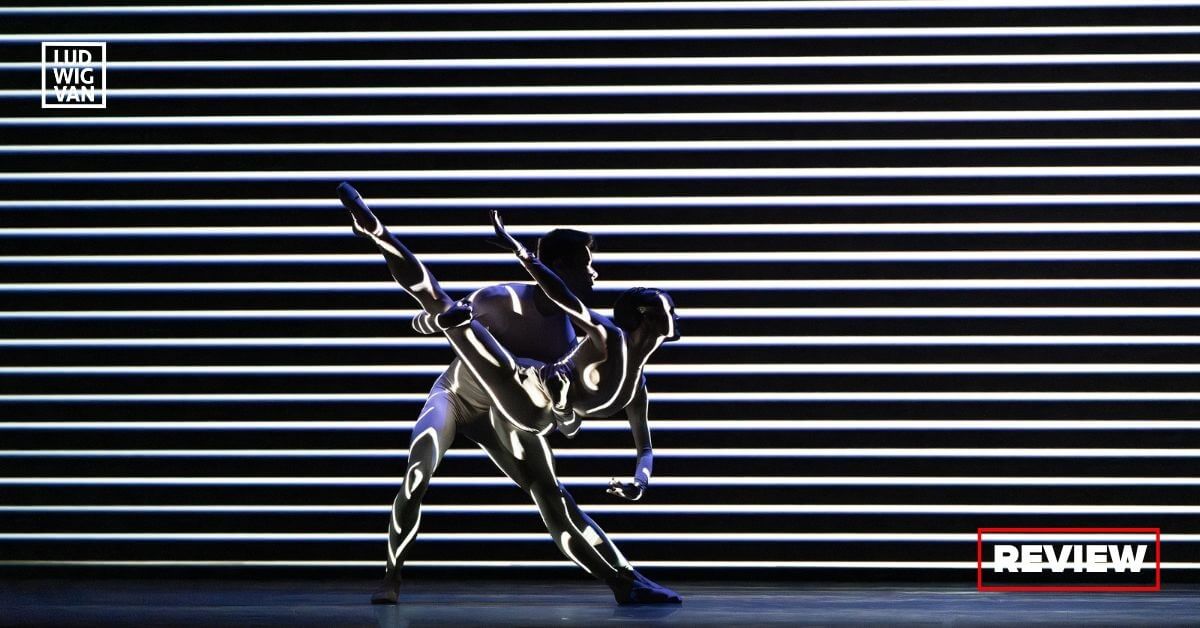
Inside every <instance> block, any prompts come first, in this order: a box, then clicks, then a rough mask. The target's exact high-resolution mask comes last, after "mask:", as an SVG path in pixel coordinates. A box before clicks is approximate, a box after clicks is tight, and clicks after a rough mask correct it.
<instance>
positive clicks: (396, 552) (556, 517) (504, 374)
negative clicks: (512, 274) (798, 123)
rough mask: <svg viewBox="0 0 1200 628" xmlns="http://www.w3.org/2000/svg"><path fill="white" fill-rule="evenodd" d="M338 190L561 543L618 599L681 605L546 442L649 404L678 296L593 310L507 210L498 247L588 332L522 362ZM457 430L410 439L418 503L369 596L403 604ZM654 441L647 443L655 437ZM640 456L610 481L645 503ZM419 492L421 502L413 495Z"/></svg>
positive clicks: (628, 298) (395, 526)
mask: <svg viewBox="0 0 1200 628" xmlns="http://www.w3.org/2000/svg"><path fill="white" fill-rule="evenodd" d="M338 194H339V196H340V198H341V200H342V203H343V205H345V206H346V208H347V209H348V210H349V211H350V214H351V218H352V221H353V229H354V231H355V233H358V234H359V235H363V236H366V237H368V238H370V239H371V240H372V241H373V242H374V243H375V244H376V245H377V246H378V247H379V249H380V251H381V252H382V253H383V254H384V257H385V259H386V260H387V263H388V267H389V269H390V270H391V271H392V275H393V277H395V279H396V281H397V282H399V283H400V284H401V286H403V287H404V289H405V291H407V292H408V293H409V294H410V295H411V296H412V297H413V298H414V299H416V300H417V302H418V303H419V304H420V305H421V307H422V309H423V310H424V311H425V312H426V314H428V317H427V318H424V319H423V321H422V324H423V325H426V326H429V327H432V328H436V329H438V330H439V331H442V332H443V333H444V334H445V335H446V337H447V338H448V339H449V341H450V344H451V346H452V347H453V349H454V351H455V353H457V354H458V355H459V357H460V358H461V359H462V362H463V364H465V365H466V366H467V368H468V369H469V370H470V371H471V373H472V374H473V375H474V376H475V378H476V380H477V381H478V382H479V383H480V385H481V386H482V387H483V388H484V390H485V391H486V392H487V395H488V397H489V398H490V399H491V400H492V402H493V406H492V408H491V411H490V412H491V416H490V426H486V427H483V426H479V425H465V426H462V427H464V431H466V433H467V434H468V436H470V437H471V438H472V440H475V441H476V442H477V443H479V444H480V446H481V447H483V449H484V451H485V452H486V453H488V455H489V457H491V458H492V459H493V461H495V462H496V464H497V466H499V467H500V468H501V469H502V470H503V471H504V472H505V473H506V474H507V475H509V477H510V478H512V479H513V480H514V481H516V482H517V484H518V485H519V486H521V487H522V488H523V489H525V490H526V491H528V492H529V493H530V495H531V496H532V497H533V500H534V503H535V504H536V505H537V506H538V510H539V512H540V513H541V514H542V518H543V521H544V522H545V523H546V526H547V528H548V529H549V530H550V532H551V534H552V537H553V538H554V541H555V543H556V544H557V545H558V546H559V549H560V550H562V552H563V553H564V554H566V555H567V557H568V558H570V559H571V560H572V561H574V562H575V563H576V564H578V565H579V566H580V567H582V568H583V569H584V570H585V571H587V572H588V573H590V574H591V575H593V576H595V577H597V578H599V579H602V580H604V581H605V582H606V583H607V584H608V585H609V586H610V587H611V588H612V589H613V593H614V595H615V596H616V598H617V601H618V602H619V603H622V604H625V603H647V602H650V603H653V602H679V601H680V598H679V596H678V595H677V594H675V593H674V592H673V591H670V590H669V589H666V588H664V587H660V586H658V585H657V584H655V583H653V582H651V581H649V580H648V579H646V578H644V577H643V576H641V575H640V574H638V573H637V572H636V571H635V570H633V568H632V567H630V566H629V564H628V563H627V562H626V561H625V559H624V557H623V556H621V554H620V552H619V551H617V549H616V547H615V546H614V545H613V544H612V542H611V541H609V540H608V538H607V537H606V536H605V535H604V533H603V531H602V530H600V528H599V526H597V525H596V524H595V522H593V521H592V520H591V519H590V518H589V517H588V516H587V515H585V514H583V513H582V512H581V511H580V510H579V508H578V506H576V505H575V502H574V500H573V499H571V496H570V494H569V493H567V492H566V490H565V488H564V487H563V486H562V485H561V484H560V483H559V482H558V480H557V478H556V477H555V475H554V465H553V457H552V456H551V454H550V451H549V447H548V445H547V444H546V441H545V438H544V435H545V434H546V433H548V432H549V431H551V430H552V429H554V428H555V426H558V427H559V429H560V431H563V432H565V433H568V434H573V433H574V431H575V430H578V427H579V421H580V419H581V418H586V417H593V416H596V417H606V416H611V415H613V414H615V413H616V412H618V411H620V410H621V409H622V408H624V407H625V406H626V405H628V404H630V403H631V402H635V403H637V404H639V405H641V406H644V404H645V402H646V398H645V388H644V385H643V377H642V369H643V367H644V366H645V364H646V361H647V360H648V359H649V357H650V354H651V353H653V352H654V350H656V349H657V348H658V347H659V346H661V344H662V343H663V342H665V341H669V340H675V339H678V337H679V336H678V333H677V331H676V330H677V318H676V316H675V312H674V304H673V303H672V302H671V299H670V297H669V296H668V295H667V294H666V293H664V292H661V291H658V290H649V289H641V288H638V289H633V290H630V291H627V292H626V293H625V294H623V295H622V296H621V298H620V299H618V301H617V304H616V306H615V308H614V310H615V316H614V318H615V319H616V321H617V324H614V323H613V322H612V321H609V320H608V319H607V318H605V317H603V316H601V315H599V314H597V313H595V312H593V311H591V310H589V309H588V308H586V307H585V306H584V305H583V303H582V302H581V301H580V300H579V299H578V298H576V297H575V295H574V294H572V293H571V291H570V290H569V289H568V288H567V286H566V285H565V284H564V283H563V282H562V280H561V279H559V277H558V276H556V275H555V274H554V273H553V272H552V271H550V270H549V269H548V268H546V267H545V266H544V265H542V263H541V262H540V261H538V260H537V258H536V257H534V256H533V255H532V254H531V253H530V252H529V251H527V250H526V249H525V248H524V247H523V246H522V245H521V244H520V243H519V242H518V241H516V240H515V239H514V238H512V237H511V236H509V235H508V233H507V232H506V231H505V229H504V225H503V224H502V223H501V222H500V219H499V215H498V214H497V213H496V212H492V221H493V225H494V227H495V229H496V233H497V235H498V236H499V238H500V240H501V243H502V245H504V246H505V248H508V249H510V250H512V251H513V252H515V253H516V254H517V258H518V260H520V262H521V264H522V266H524V267H525V269H526V270H527V271H528V272H529V273H530V275H531V276H532V277H533V278H534V280H535V281H537V283H538V285H539V287H540V288H541V289H542V290H543V291H544V292H545V294H546V295H547V296H549V297H550V299H551V300H553V301H554V302H555V303H556V304H557V305H558V306H559V307H561V308H562V309H563V311H564V312H565V313H566V315H567V316H568V317H569V318H571V320H573V321H574V322H575V323H577V325H578V326H579V327H580V329H581V330H582V331H583V332H584V334H585V335H584V338H583V339H582V340H581V341H580V342H579V343H578V344H577V345H576V346H575V348H574V349H572V350H571V351H570V352H569V353H568V354H567V355H566V356H565V357H563V358H562V359H561V360H559V361H557V362H555V363H552V364H545V363H542V362H538V361H535V360H528V359H523V358H515V357H513V356H512V355H511V354H510V353H509V352H508V351H507V350H506V349H505V348H504V347H503V346H502V345H500V344H499V343H498V342H497V341H496V340H495V338H494V337H493V336H492V335H491V333H490V332H489V331H488V330H487V329H486V328H485V327H484V326H483V325H481V324H480V323H479V322H478V321H475V320H473V316H472V310H471V305H470V302H469V301H466V302H457V303H455V302H454V301H452V300H451V299H450V297H449V296H448V295H446V293H445V292H444V291H443V290H442V289H441V287H440V286H439V285H438V283H437V280H436V279H434V278H433V276H432V275H431V274H430V273H429V271H428V269H427V268H425V266H424V265H423V264H422V263H421V262H420V261H419V260H418V259H417V258H416V257H415V256H414V255H413V254H412V253H411V252H410V251H409V250H408V249H407V248H406V247H405V246H404V245H403V244H402V243H401V242H400V241H399V240H398V239H396V238H395V237H394V236H393V235H391V234H390V233H389V232H388V231H387V229H386V228H385V227H384V226H383V224H382V223H381V222H380V221H379V220H378V219H377V218H376V217H375V216H374V214H373V213H371V211H370V209H369V208H368V207H367V206H366V204H365V203H364V202H363V200H362V197H361V196H360V195H359V194H358V192H357V191H356V190H354V188H352V187H351V186H350V185H348V184H345V183H343V184H342V185H340V186H339V187H338ZM423 415H424V413H423ZM420 427H421V424H420V421H419V422H418V429H420ZM489 428H490V429H489ZM453 430H454V427H453V426H436V425H434V426H430V427H428V428H427V429H423V430H420V433H419V434H417V435H416V436H414V437H413V441H412V445H411V446H410V454H409V468H408V471H407V472H406V473H405V480H404V490H403V491H402V492H401V495H403V496H404V497H405V498H406V499H407V501H408V503H412V504H413V506H415V507H413V508H399V509H394V510H393V514H395V513H396V512H397V511H399V512H400V519H399V520H397V518H396V517H395V516H393V521H392V522H391V526H390V527H389V538H388V558H389V560H388V563H389V565H388V567H389V569H388V575H387V577H386V579H385V580H386V581H385V586H384V588H383V589H381V590H380V591H379V592H377V593H376V595H375V597H374V598H373V601H377V602H395V600H396V596H397V594H398V585H399V566H400V565H401V564H403V561H404V557H405V554H406V553H407V552H406V550H407V549H408V544H409V542H411V540H412V538H413V536H415V533H416V530H417V525H418V524H419V521H420V503H419V498H420V494H421V493H423V492H424V490H425V488H426V487H427V485H428V478H429V476H430V475H432V473H433V470H434V468H436V466H437V463H438V462H439V461H440V460H441V457H442V455H443V454H444V453H445V449H446V448H447V447H449V444H450V442H449V441H450V440H451V439H452V438H453V433H454V431H453ZM417 431H418V430H414V433H416V432H417ZM439 435H442V438H439ZM426 436H428V438H425V437H426ZM446 436H449V438H446ZM646 436H648V435H646ZM422 441H426V442H424V443H422ZM421 445H431V446H430V447H424V446H421ZM646 445H647V448H648V445H649V442H648V438H647V439H646ZM419 452H421V453H419ZM414 459H415V460H414ZM644 459H645V464H642V459H641V458H640V459H639V471H638V473H637V474H636V477H635V480H634V482H633V483H632V484H627V483H614V484H613V486H612V488H610V492H611V493H614V494H616V495H619V496H622V497H625V498H627V499H633V500H636V499H638V498H639V497H640V496H641V492H642V490H643V489H644V488H645V486H646V484H647V483H648V481H649V475H650V473H651V468H650V467H651V462H650V460H651V459H650V457H649V456H648V455H647V456H645V458H644ZM414 493H416V495H415V497H417V499H416V500H415V501H414V500H412V499H411V498H412V497H414ZM399 499H400V496H399V495H398V496H397V500H399Z"/></svg>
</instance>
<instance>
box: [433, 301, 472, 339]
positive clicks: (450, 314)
mask: <svg viewBox="0 0 1200 628" xmlns="http://www.w3.org/2000/svg"><path fill="white" fill-rule="evenodd" d="M473 318H475V309H474V308H473V307H471V302H470V301H467V300H466V299H463V300H460V301H455V302H454V304H453V305H451V306H450V307H449V309H447V310H446V311H445V312H442V313H441V314H438V315H437V318H436V319H435V320H436V322H437V326H438V328H440V329H441V330H442V331H445V330H447V329H453V328H455V327H460V326H462V325H466V324H467V323H469V322H471V319H473Z"/></svg>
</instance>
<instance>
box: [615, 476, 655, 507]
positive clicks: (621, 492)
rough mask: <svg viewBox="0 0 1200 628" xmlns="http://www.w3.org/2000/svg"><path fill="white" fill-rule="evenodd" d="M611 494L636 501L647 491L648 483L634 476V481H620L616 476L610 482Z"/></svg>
mask: <svg viewBox="0 0 1200 628" xmlns="http://www.w3.org/2000/svg"><path fill="white" fill-rule="evenodd" d="M606 492H607V493H608V494H609V495H616V496H617V497H623V498H625V499H628V500H629V501H631V502H636V501H637V500H639V499H641V498H642V495H644V494H645V493H646V485H645V483H643V482H642V481H641V480H639V479H637V478H634V479H633V481H632V482H620V481H618V480H617V479H616V478H612V479H611V480H609V482H608V491H606Z"/></svg>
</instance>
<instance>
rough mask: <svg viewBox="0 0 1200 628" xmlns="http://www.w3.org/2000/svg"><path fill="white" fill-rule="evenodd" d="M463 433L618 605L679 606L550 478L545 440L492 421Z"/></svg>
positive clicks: (551, 468)
mask: <svg viewBox="0 0 1200 628" xmlns="http://www.w3.org/2000/svg"><path fill="white" fill-rule="evenodd" d="M489 427H490V429H489ZM466 433H467V436H469V437H470V438H471V439H472V440H474V441H475V442H476V443H478V444H479V446H480V447H482V448H483V450H484V451H485V452H487V454H488V457H490V458H491V459H492V461H493V462H495V463H496V465H497V466H498V467H500V469H501V470H502V471H504V473H505V475H507V476H508V477H509V478H511V479H512V480H513V481H514V482H516V483H517V485H518V486H520V487H521V488H522V489H524V490H525V491H526V492H528V493H529V495H530V497H531V498H532V499H533V502H534V504H536V505H537V507H538V512H539V514H541V516H542V522H543V523H545V525H546V530H547V531H549V532H550V536H551V538H552V539H553V540H554V543H555V544H556V545H557V546H558V548H559V550H560V551H562V553H563V554H564V555H566V557H567V558H569V559H571V561H572V562H574V563H575V564H577V565H579V566H580V567H581V568H583V570H584V571H586V572H588V573H589V574H591V575H592V576H593V577H595V578H597V579H599V580H602V581H604V583H605V584H607V585H608V586H609V588H611V589H612V591H613V596H614V597H615V598H616V600H617V602H618V603H620V604H655V603H679V602H681V601H682V599H681V598H680V597H679V595H678V594H676V593H675V592H674V591H671V590H670V589H667V588H665V587H662V586H659V585H657V584H655V583H654V582H651V581H650V580H649V579H647V578H645V577H644V576H642V575H641V574H639V573H638V572H637V571H635V570H634V569H633V567H631V566H630V565H629V563H628V561H626V560H625V557H624V556H622V555H621V552H620V551H619V550H617V546H616V545H614V544H613V542H612V541H611V540H609V538H608V536H607V535H605V534H604V530H601V529H600V526H599V525H597V524H596V522H595V521H593V520H592V519H591V518H590V517H588V516H587V515H586V514H584V513H583V511H581V510H580V509H579V506H578V505H576V503H575V500H574V499H572V497H571V494H570V493H569V492H567V489H566V488H565V487H564V486H563V485H562V484H561V483H560V482H559V481H558V478H557V477H556V476H555V472H554V457H553V454H552V453H551V452H550V446H549V444H548V443H547V442H546V439H545V437H543V436H538V435H536V434H530V433H528V432H522V431H520V430H516V429H513V428H512V427H511V426H509V425H508V424H507V423H505V422H503V421H501V420H499V419H497V418H495V417H494V416H493V417H491V423H490V426H480V425H477V424H474V423H473V424H471V425H470V426H469V427H468V430H467V432H466Z"/></svg>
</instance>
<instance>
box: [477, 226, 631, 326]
mask: <svg viewBox="0 0 1200 628" xmlns="http://www.w3.org/2000/svg"><path fill="white" fill-rule="evenodd" d="M492 226H493V227H494V228H495V229H496V236H497V237H498V238H499V242H498V244H500V245H502V246H504V247H505V248H507V249H508V250H510V251H512V252H513V253H516V254H517V259H518V260H520V262H521V266H523V267H525V270H526V272H528V273H529V276H530V277H533V280H534V281H536V282H537V285H538V287H539V288H541V289H542V292H545V293H546V296H548V297H550V300H551V301H554V303H555V304H556V305H558V307H560V308H562V311H563V312H564V313H565V314H566V315H567V316H568V317H570V319H571V320H572V321H574V322H576V323H577V324H579V326H580V327H581V328H582V331H583V332H584V333H585V334H586V335H587V337H588V339H589V340H591V341H592V342H593V343H596V344H597V345H598V346H599V347H600V348H602V349H603V348H605V346H606V345H605V343H604V340H605V338H606V337H607V334H608V332H607V331H606V330H605V329H604V326H603V325H601V324H600V323H598V322H597V321H596V319H595V318H593V317H592V312H591V310H589V309H588V307H587V306H586V305H584V304H583V301H580V300H579V297H577V296H575V293H573V292H571V289H570V288H568V287H567V284H566V283H563V280H562V279H561V278H560V277H559V276H558V275H556V274H554V271H552V270H550V269H549V268H547V267H546V265H545V264H543V263H542V262H541V260H539V259H538V258H537V257H535V256H534V255H533V253H530V252H529V250H528V249H526V248H525V246H524V245H522V244H521V243H520V242H518V241H517V239H516V238H514V237H512V236H511V235H509V234H508V231H506V230H505V228H504V222H502V221H501V220H500V212H497V211H496V210H492Z"/></svg>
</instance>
